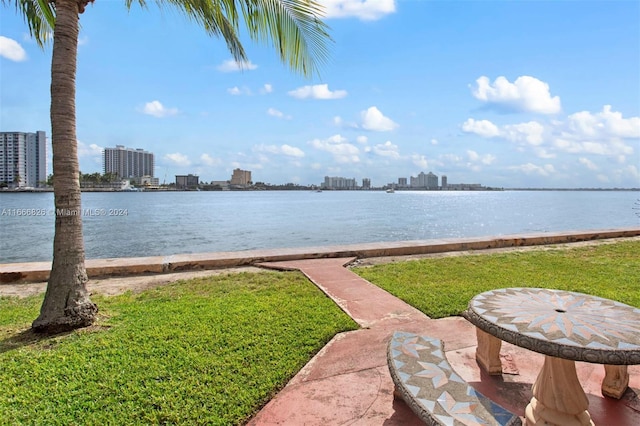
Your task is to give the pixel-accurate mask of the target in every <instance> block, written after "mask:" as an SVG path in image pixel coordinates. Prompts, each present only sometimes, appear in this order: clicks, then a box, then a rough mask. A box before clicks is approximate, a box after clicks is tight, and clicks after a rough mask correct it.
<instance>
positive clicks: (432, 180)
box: [411, 172, 438, 189]
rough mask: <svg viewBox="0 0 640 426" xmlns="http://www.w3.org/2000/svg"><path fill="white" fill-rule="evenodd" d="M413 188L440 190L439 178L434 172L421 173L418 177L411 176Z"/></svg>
mask: <svg viewBox="0 0 640 426" xmlns="http://www.w3.org/2000/svg"><path fill="white" fill-rule="evenodd" d="M411 187H412V188H424V189H438V176H436V175H434V174H433V173H432V172H429V174H425V173H424V172H420V174H419V175H418V176H417V177H413V176H411Z"/></svg>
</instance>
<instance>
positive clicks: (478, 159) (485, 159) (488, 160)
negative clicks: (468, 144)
mask: <svg viewBox="0 0 640 426" xmlns="http://www.w3.org/2000/svg"><path fill="white" fill-rule="evenodd" d="M467 156H468V157H469V161H472V162H474V163H482V164H485V165H490V164H492V163H493V162H494V161H496V157H495V156H494V155H491V154H486V155H480V154H478V153H477V152H475V151H472V150H468V151H467Z"/></svg>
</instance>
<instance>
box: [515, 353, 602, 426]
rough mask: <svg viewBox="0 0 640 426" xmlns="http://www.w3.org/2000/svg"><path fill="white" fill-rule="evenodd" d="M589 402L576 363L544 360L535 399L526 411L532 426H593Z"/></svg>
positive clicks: (564, 360)
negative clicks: (577, 372) (588, 409)
mask: <svg viewBox="0 0 640 426" xmlns="http://www.w3.org/2000/svg"><path fill="white" fill-rule="evenodd" d="M587 408H589V400H588V399H587V396H586V395H585V393H584V390H583V389H582V386H581V385H580V382H579V381H578V375H577V374H576V363H575V362H574V361H570V360H566V359H561V358H555V357H552V356H545V357H544V365H543V366H542V370H541V371H540V374H538V378H537V379H536V382H535V383H534V384H533V398H531V402H530V403H529V405H527V408H526V410H525V424H526V425H528V426H533V425H540V426H541V425H545V426H553V425H557V426H593V421H591V416H590V415H589V412H588V411H587Z"/></svg>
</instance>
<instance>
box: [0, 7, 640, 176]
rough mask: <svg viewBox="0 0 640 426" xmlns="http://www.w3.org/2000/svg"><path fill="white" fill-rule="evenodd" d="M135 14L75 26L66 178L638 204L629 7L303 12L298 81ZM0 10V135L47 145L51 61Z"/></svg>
mask: <svg viewBox="0 0 640 426" xmlns="http://www.w3.org/2000/svg"><path fill="white" fill-rule="evenodd" d="M149 3H150V4H149V7H148V9H147V10H142V9H140V7H139V6H135V5H134V6H133V7H132V9H131V10H130V11H127V9H126V7H125V5H124V2H123V1H114V0H96V1H95V3H93V4H90V5H89V6H88V7H87V9H86V11H85V13H84V14H82V15H81V18H80V25H81V32H80V38H79V50H78V73H77V80H76V83H77V94H76V96H77V104H76V111H77V137H78V147H79V161H80V168H81V170H82V172H83V173H94V172H101V171H102V149H103V148H105V147H115V146H116V145H124V146H126V147H130V148H142V149H144V150H147V151H150V152H153V153H154V155H155V163H156V166H155V176H156V177H158V178H159V179H160V182H161V183H162V182H167V183H168V182H173V181H175V175H176V174H189V173H192V174H196V175H199V176H200V180H201V181H205V182H209V181H221V180H229V179H230V178H231V173H232V171H233V169H235V168H241V169H243V170H250V171H251V172H252V178H253V181H254V182H265V183H270V184H284V183H295V184H300V185H311V184H315V185H319V184H321V183H322V182H323V181H324V177H325V176H338V177H346V178H355V179H356V181H357V182H358V184H361V182H362V179H363V178H369V179H371V184H372V186H383V185H385V184H388V183H393V182H397V181H398V178H402V177H404V178H407V179H408V178H409V177H411V176H417V175H418V174H419V173H420V172H424V173H428V172H432V173H435V174H436V175H438V176H442V175H446V176H447V179H448V182H449V183H480V184H482V185H485V186H491V187H504V188H522V187H536V188H595V187H598V188H630V187H636V188H637V187H640V2H639V1H637V0H628V1H626V0H624V1H623V0H606V1H569V0H564V1H561V0H559V1H516V0H512V1H506V0H503V1H502V0H492V1H488V0H487V1H480V0H476V1H473V0H467V1H456V0H450V1H444V0H439V1H429V0H395V1H394V0H320V3H322V4H323V5H324V6H325V16H324V18H323V20H324V21H325V22H326V24H327V25H328V26H329V27H330V34H331V37H332V39H333V42H332V43H330V45H329V50H330V55H329V60H328V61H327V62H326V63H324V64H323V65H321V67H320V71H319V74H317V75H314V76H313V77H311V78H305V77H302V76H300V75H297V74H294V73H293V72H292V71H290V70H289V69H288V68H287V67H286V66H285V65H284V64H282V63H281V62H280V61H279V59H278V57H277V55H276V52H275V50H274V49H273V48H272V47H271V46H269V45H268V44H256V43H254V42H252V41H251V40H250V39H248V38H247V37H244V36H243V37H242V42H243V45H244V46H245V48H246V50H247V53H248V58H249V62H247V63H245V64H243V66H242V67H239V66H238V64H237V63H235V62H234V61H233V60H232V57H231V55H230V53H229V51H228V49H227V48H226V44H225V43H224V41H222V40H220V39H216V38H211V37H209V36H208V35H207V34H206V33H205V32H204V30H202V29H201V28H199V27H197V25H195V24H194V23H192V22H190V21H188V20H187V19H186V18H184V17H183V16H182V15H180V14H178V13H176V12H174V11H172V10H171V9H168V8H165V9H158V8H157V7H156V6H155V5H154V4H151V2H149ZM0 7H1V8H2V9H1V16H0V131H20V132H34V131H37V130H44V131H46V132H47V135H48V136H50V135H51V130H50V124H49V102H50V99H49V84H50V66H51V65H50V64H51V46H47V47H46V48H45V49H41V48H39V47H38V45H37V44H36V43H35V41H34V40H33V39H32V38H31V37H30V36H29V34H28V26H27V25H26V23H25V22H24V20H23V19H22V17H20V16H19V15H18V14H17V13H16V11H15V8H12V7H7V6H0ZM50 155H51V154H50V150H49V156H50ZM48 170H49V173H51V165H50V162H49V169H48Z"/></svg>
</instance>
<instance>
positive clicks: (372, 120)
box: [360, 106, 398, 132]
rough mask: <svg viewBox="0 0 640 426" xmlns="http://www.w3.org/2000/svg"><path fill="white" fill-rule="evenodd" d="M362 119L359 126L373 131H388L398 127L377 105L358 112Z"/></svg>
mask: <svg viewBox="0 0 640 426" xmlns="http://www.w3.org/2000/svg"><path fill="white" fill-rule="evenodd" d="M360 118H361V119H362V122H361V126H362V128H363V129H366V130H371V131H374V132H389V131H391V130H393V129H395V128H397V127H398V124H397V123H395V122H394V121H393V120H392V119H390V118H389V117H385V116H384V114H382V111H380V110H379V109H378V108H377V107H375V106H372V107H369V108H368V109H367V110H365V111H362V112H361V113H360Z"/></svg>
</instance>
